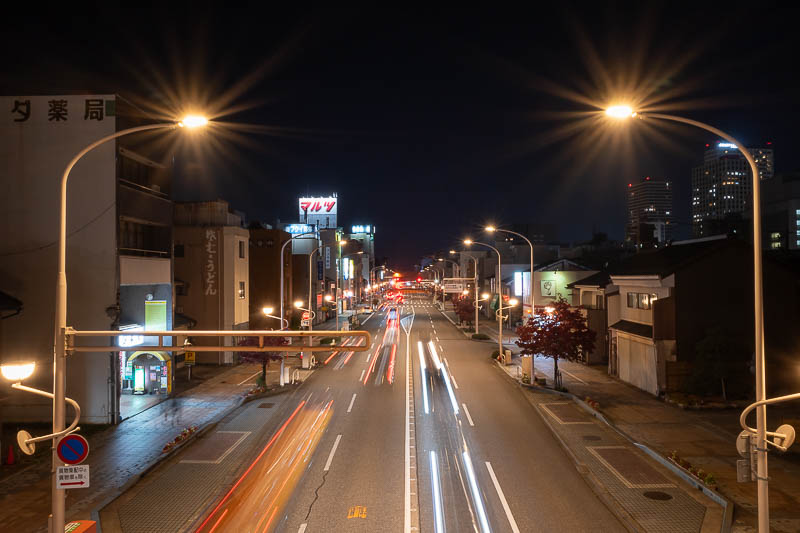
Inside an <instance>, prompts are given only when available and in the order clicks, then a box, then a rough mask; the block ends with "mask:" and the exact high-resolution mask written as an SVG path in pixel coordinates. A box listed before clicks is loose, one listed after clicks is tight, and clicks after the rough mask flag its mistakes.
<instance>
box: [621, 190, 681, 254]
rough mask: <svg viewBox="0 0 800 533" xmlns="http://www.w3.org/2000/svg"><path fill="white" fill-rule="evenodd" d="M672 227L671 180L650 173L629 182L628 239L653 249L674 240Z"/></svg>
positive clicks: (626, 234) (626, 231)
mask: <svg viewBox="0 0 800 533" xmlns="http://www.w3.org/2000/svg"><path fill="white" fill-rule="evenodd" d="M672 227H673V224H672V183H671V182H670V181H668V180H665V179H657V178H651V177H650V176H647V177H644V178H642V179H641V181H639V182H638V183H629V184H628V224H627V226H626V227H625V239H626V240H628V241H630V242H632V243H634V244H636V246H637V247H640V248H651V247H653V246H655V245H657V244H659V243H664V242H667V241H669V240H670V239H672Z"/></svg>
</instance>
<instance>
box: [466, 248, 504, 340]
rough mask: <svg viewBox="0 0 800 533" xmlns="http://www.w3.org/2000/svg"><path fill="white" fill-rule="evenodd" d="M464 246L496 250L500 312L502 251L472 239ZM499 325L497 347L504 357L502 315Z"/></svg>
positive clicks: (499, 306) (498, 306) (501, 300)
mask: <svg viewBox="0 0 800 533" xmlns="http://www.w3.org/2000/svg"><path fill="white" fill-rule="evenodd" d="M464 244H465V245H467V246H472V245H473V244H477V245H478V246H485V247H487V248H491V249H492V250H494V253H496V254H497V278H496V279H497V299H498V303H497V308H498V310H499V309H500V308H501V307H502V306H503V299H502V297H501V294H502V290H501V288H500V283H501V281H500V277H501V275H502V274H501V273H502V271H503V265H502V263H501V262H500V250H498V249H497V248H495V247H494V246H492V245H491V244H486V243H485V242H478V241H473V240H472V239H464ZM498 324H499V325H498V334H497V345H498V347H499V349H500V355H502V354H503V319H502V315H500V320H498Z"/></svg>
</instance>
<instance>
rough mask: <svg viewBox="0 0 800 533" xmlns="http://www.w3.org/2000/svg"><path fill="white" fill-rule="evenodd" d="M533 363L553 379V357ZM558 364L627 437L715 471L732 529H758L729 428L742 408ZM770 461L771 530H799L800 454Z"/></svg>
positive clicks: (570, 385)
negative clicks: (672, 400) (679, 401)
mask: <svg viewBox="0 0 800 533" xmlns="http://www.w3.org/2000/svg"><path fill="white" fill-rule="evenodd" d="M519 365H520V358H519V357H514V359H513V362H512V365H509V366H508V367H504V370H506V372H507V373H508V374H509V375H510V376H512V377H514V378H515V379H518V376H519V375H520V374H521V372H520V371H519V370H518V366H519ZM534 366H535V372H536V374H537V377H545V378H546V379H547V382H548V383H552V376H553V362H552V360H551V359H545V358H541V357H537V358H536V360H535V365H534ZM558 366H559V369H560V370H561V371H562V374H563V380H564V386H565V387H566V388H567V389H568V390H569V392H570V393H572V394H574V395H575V396H576V397H577V398H578V399H580V400H584V399H586V398H587V397H588V398H590V399H591V400H592V401H594V402H598V404H599V406H596V410H597V411H599V413H600V414H601V415H602V417H604V418H605V419H606V420H607V421H608V422H609V423H610V424H611V425H612V426H613V427H614V428H615V429H616V430H618V431H619V432H621V433H622V434H623V435H624V436H626V437H627V438H628V439H630V440H631V441H633V442H634V443H639V444H643V445H645V446H647V447H648V448H650V449H652V450H653V451H655V452H656V453H657V454H658V455H660V456H661V457H663V458H666V457H669V456H670V455H671V454H672V453H673V452H677V455H678V456H679V457H680V458H682V459H685V460H686V461H688V462H689V463H691V464H692V465H694V466H695V467H699V468H702V469H703V470H704V471H705V472H706V473H710V474H712V475H713V476H714V478H715V479H716V483H717V485H716V492H718V493H719V494H721V495H722V496H724V497H725V498H727V499H728V500H730V501H732V502H733V503H734V504H735V511H734V515H733V519H734V523H733V526H734V527H733V531H755V527H754V526H755V523H756V512H757V510H756V506H755V502H756V486H755V483H754V482H748V483H738V482H737V481H736V461H737V460H738V459H740V457H739V455H738V453H737V452H736V446H735V440H736V434H737V433H738V432H736V431H730V430H729V429H725V428H732V427H734V424H733V422H734V421H736V424H735V427H738V417H739V414H740V410H739V409H725V410H714V411H695V410H686V409H681V408H679V407H677V406H673V405H670V404H667V403H664V402H663V401H661V400H659V399H658V398H656V397H654V396H652V395H650V394H648V393H646V392H644V391H641V390H639V389H637V388H635V387H633V386H630V385H628V384H626V383H623V382H621V381H619V380H617V379H615V378H613V377H611V376H608V374H607V373H606V369H605V367H602V368H599V367H589V366H586V365H583V364H579V363H570V362H565V361H559V365H558ZM532 390H535V389H532ZM526 392H527V393H528V394H532V393H531V392H529V391H526ZM539 394H540V395H541V394H542V393H539ZM770 427H772V424H771V426H770ZM769 467H770V519H771V520H770V525H771V528H772V531H774V532H797V531H800V454H798V453H796V451H795V453H791V452H790V453H789V454H787V455H784V456H781V455H779V454H777V453H771V454H770V458H769Z"/></svg>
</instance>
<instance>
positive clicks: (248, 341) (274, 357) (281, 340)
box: [239, 337, 287, 387]
mask: <svg viewBox="0 0 800 533" xmlns="http://www.w3.org/2000/svg"><path fill="white" fill-rule="evenodd" d="M286 344H287V342H286V337H264V346H285V345H286ZM239 346H258V337H242V338H240V339H239ZM281 357H283V356H282V355H281V352H240V353H239V359H240V360H241V361H243V362H245V363H257V364H260V365H261V384H262V386H264V387H266V385H267V366H268V365H269V362H270V361H280V360H281Z"/></svg>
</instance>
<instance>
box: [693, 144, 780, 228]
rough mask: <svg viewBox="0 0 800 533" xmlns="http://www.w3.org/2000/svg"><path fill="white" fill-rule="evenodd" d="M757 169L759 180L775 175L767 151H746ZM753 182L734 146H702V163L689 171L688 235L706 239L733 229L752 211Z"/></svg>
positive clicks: (772, 157)
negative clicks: (690, 216) (690, 223)
mask: <svg viewBox="0 0 800 533" xmlns="http://www.w3.org/2000/svg"><path fill="white" fill-rule="evenodd" d="M748 150H749V151H750V153H751V154H752V155H753V158H754V159H755V162H756V166H757V167H758V172H759V178H760V179H761V180H769V179H771V178H772V177H773V175H774V172H775V164H774V154H773V152H772V149H771V148H748ZM752 198H753V182H752V176H751V172H750V165H749V164H748V163H747V160H746V159H745V158H744V156H743V155H742V153H741V152H739V150H738V149H737V148H736V146H735V145H733V144H731V143H728V142H718V143H716V144H714V145H713V146H709V145H706V151H705V154H704V156H703V164H702V165H700V166H698V167H695V168H693V169H692V234H693V236H695V237H708V236H710V235H719V234H723V233H728V232H729V231H731V230H732V229H735V226H736V222H737V220H741V218H742V216H745V215H746V212H747V211H748V210H751V209H752V205H753V204H752Z"/></svg>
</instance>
